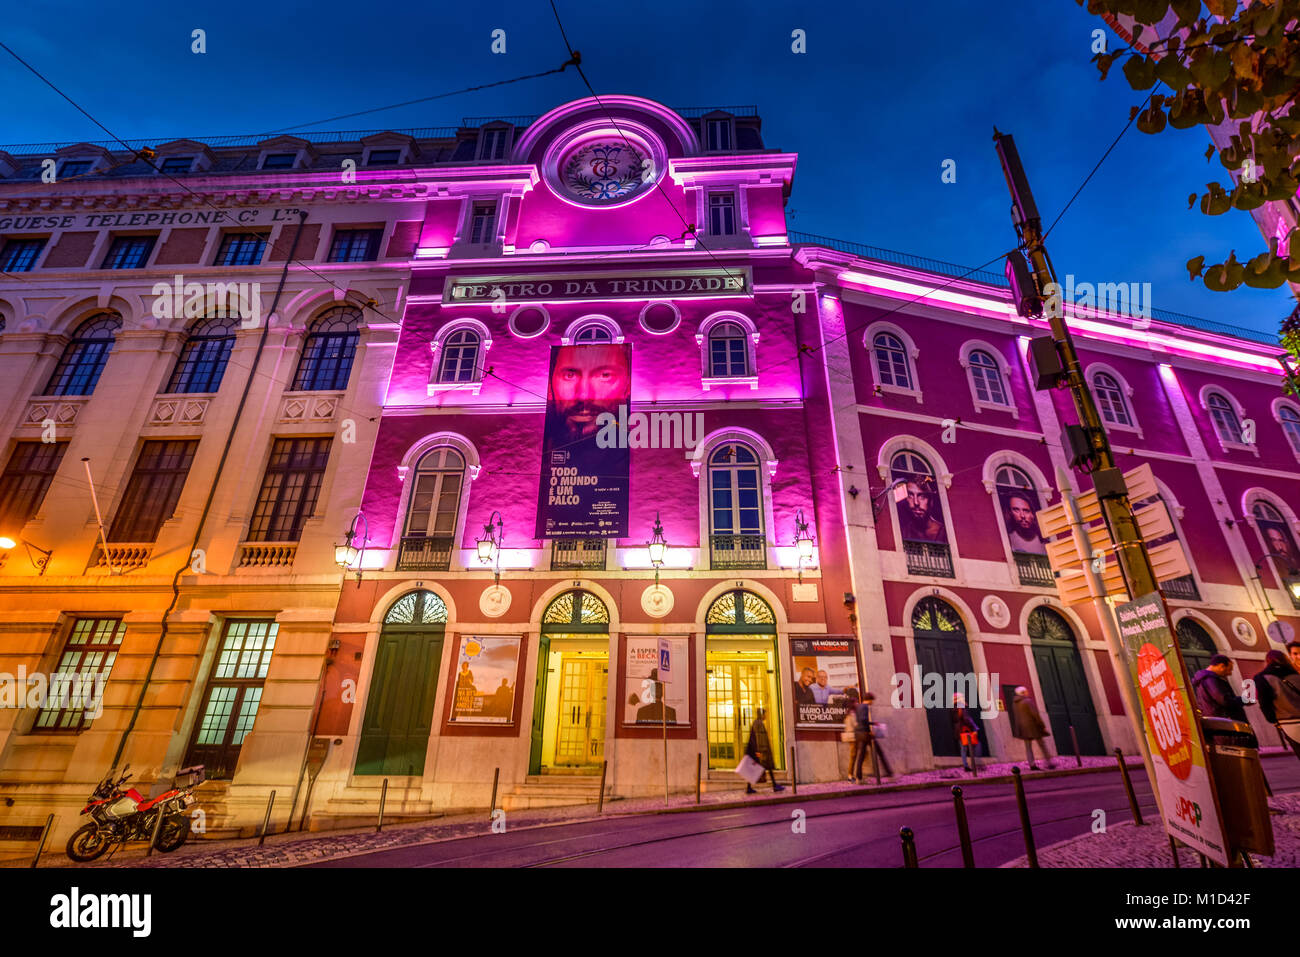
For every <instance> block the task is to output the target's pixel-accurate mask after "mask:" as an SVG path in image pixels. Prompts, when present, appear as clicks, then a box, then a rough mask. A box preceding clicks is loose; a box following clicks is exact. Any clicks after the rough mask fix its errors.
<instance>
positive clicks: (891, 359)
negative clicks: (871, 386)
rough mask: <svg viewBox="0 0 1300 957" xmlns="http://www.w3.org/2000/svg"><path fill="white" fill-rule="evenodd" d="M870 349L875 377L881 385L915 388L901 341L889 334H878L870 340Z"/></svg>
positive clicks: (904, 347)
mask: <svg viewBox="0 0 1300 957" xmlns="http://www.w3.org/2000/svg"><path fill="white" fill-rule="evenodd" d="M871 349H872V352H874V353H875V360H876V375H877V376H878V377H879V382H880V384H881V385H890V386H894V387H896V388H899V389H913V388H915V386H914V385H913V382H912V367H911V363H910V362H909V361H908V358H907V346H906V345H904V344H903V340H902V339H900V338H898V336H896V335H894V334H893V333H890V332H878V333H876V337H875V338H874V339H872V340H871Z"/></svg>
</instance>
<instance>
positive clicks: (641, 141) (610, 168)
mask: <svg viewBox="0 0 1300 957" xmlns="http://www.w3.org/2000/svg"><path fill="white" fill-rule="evenodd" d="M667 166H668V155H667V152H666V150H665V149H664V145H663V143H662V142H660V140H659V138H658V136H657V135H656V134H655V133H653V132H652V131H651V130H649V129H648V128H647V127H645V126H644V125H642V124H640V123H637V122H636V121H635V120H631V119H624V118H620V119H618V120H617V123H616V125H615V123H613V122H611V121H610V120H609V119H608V118H605V119H595V120H591V121H589V122H587V123H582V124H579V125H578V126H576V127H574V128H572V129H570V130H569V131H568V133H567V134H566V135H564V136H562V137H560V138H558V139H556V140H555V141H554V142H553V143H552V144H551V146H550V148H549V149H548V150H547V151H546V156H545V158H544V159H543V161H542V176H543V178H544V179H545V180H546V185H547V186H549V187H550V189H551V190H552V192H554V193H555V194H556V195H557V196H559V197H560V198H561V199H563V200H564V201H565V202H568V203H572V204H573V205H575V206H589V207H595V208H598V209H609V208H611V207H615V206H623V205H626V204H627V203H631V202H633V201H635V200H637V199H640V198H641V197H642V196H645V195H647V194H648V193H650V192H651V191H652V190H653V189H654V187H655V184H656V183H657V182H659V180H660V179H661V178H662V177H663V174H664V171H665V170H666V169H667Z"/></svg>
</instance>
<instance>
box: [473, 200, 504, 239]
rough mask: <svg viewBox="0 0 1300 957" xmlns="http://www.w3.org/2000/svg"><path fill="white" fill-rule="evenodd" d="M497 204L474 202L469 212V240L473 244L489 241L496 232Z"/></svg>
mask: <svg viewBox="0 0 1300 957" xmlns="http://www.w3.org/2000/svg"><path fill="white" fill-rule="evenodd" d="M496 220H497V204H496V203H475V204H474V210H473V212H472V213H471V214H470V224H469V241H470V242H471V243H473V244H474V245H480V244H482V243H490V242H492V240H493V238H494V234H495V232H496Z"/></svg>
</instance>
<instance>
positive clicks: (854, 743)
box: [840, 688, 858, 781]
mask: <svg viewBox="0 0 1300 957" xmlns="http://www.w3.org/2000/svg"><path fill="white" fill-rule="evenodd" d="M845 697H846V698H847V699H848V710H847V711H845V712H844V730H843V731H841V732H840V740H841V741H843V742H845V743H847V744H848V746H849V768H848V774H847V775H845V777H846V778H847V779H848V780H850V781H856V780H857V778H855V777H854V776H853V761H854V759H855V758H856V757H857V756H858V734H857V732H858V715H857V710H858V689H857V688H850V689H849V690H848V691H846V692H845Z"/></svg>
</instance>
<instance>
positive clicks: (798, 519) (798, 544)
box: [794, 509, 813, 582]
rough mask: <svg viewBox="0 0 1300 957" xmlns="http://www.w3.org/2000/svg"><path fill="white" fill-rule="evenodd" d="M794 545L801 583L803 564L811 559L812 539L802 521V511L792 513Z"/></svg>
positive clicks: (806, 525)
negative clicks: (797, 555) (797, 554)
mask: <svg viewBox="0 0 1300 957" xmlns="http://www.w3.org/2000/svg"><path fill="white" fill-rule="evenodd" d="M794 544H795V548H797V549H798V551H799V581H801V582H802V581H803V563H804V562H805V561H807V560H808V559H810V558H812V554H813V537H812V532H810V531H809V530H808V523H807V522H806V521H805V520H804V517H803V509H799V511H797V512H795V513H794Z"/></svg>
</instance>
